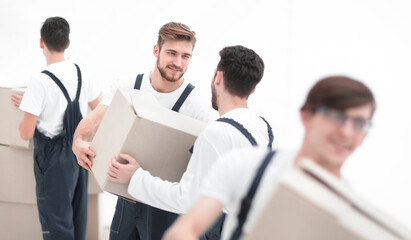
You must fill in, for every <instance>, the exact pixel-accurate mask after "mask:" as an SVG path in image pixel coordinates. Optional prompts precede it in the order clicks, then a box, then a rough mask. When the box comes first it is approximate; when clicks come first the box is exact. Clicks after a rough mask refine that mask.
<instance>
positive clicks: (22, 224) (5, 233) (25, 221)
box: [0, 194, 103, 240]
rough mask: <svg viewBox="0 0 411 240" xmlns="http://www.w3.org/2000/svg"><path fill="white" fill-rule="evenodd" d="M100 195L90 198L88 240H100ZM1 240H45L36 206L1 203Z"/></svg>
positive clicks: (93, 195)
mask: <svg viewBox="0 0 411 240" xmlns="http://www.w3.org/2000/svg"><path fill="white" fill-rule="evenodd" d="M98 209H99V195H98V194H92V195H89V196H88V219H87V236H86V239H87V240H99V239H100V238H101V235H102V229H103V226H102V222H101V221H100V214H99V211H98ZM0 212H1V214H0V233H1V239H7V240H21V239H30V240H36V239H39V240H40V239H43V237H42V234H41V225H40V220H39V216H38V211H37V205H36V204H25V203H15V202H3V201H0Z"/></svg>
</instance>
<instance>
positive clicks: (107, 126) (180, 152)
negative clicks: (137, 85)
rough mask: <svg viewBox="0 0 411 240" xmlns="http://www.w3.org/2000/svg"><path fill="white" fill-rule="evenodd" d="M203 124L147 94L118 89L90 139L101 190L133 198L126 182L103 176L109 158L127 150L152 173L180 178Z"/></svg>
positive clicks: (163, 177)
mask: <svg viewBox="0 0 411 240" xmlns="http://www.w3.org/2000/svg"><path fill="white" fill-rule="evenodd" d="M136 114H137V115H136ZM205 126H206V123H204V122H201V121H199V120H196V119H193V118H190V117H187V116H185V115H182V114H180V113H177V112H174V111H172V110H170V109H166V108H164V107H162V106H161V105H160V104H159V103H158V102H157V100H156V99H155V98H154V96H153V95H152V94H150V93H147V92H144V91H139V90H119V91H117V93H116V94H115V96H114V98H113V101H112V103H111V106H110V107H109V108H108V110H107V112H106V114H105V116H104V118H103V120H102V122H101V124H100V127H99V129H98V130H97V133H96V135H95V137H94V139H93V142H92V149H93V150H94V151H95V153H96V158H95V159H93V167H92V171H93V173H94V176H95V178H96V180H97V182H98V184H99V185H100V186H101V188H102V189H103V190H105V191H107V192H111V193H113V194H116V195H119V196H122V197H124V198H128V199H132V200H135V199H134V198H133V197H132V196H131V195H129V194H128V191H127V187H128V186H127V185H126V184H120V183H115V182H111V181H109V180H108V179H107V176H106V172H107V169H108V165H109V161H110V159H111V158H112V157H113V156H116V157H117V158H118V157H119V153H127V154H130V155H131V156H133V157H134V158H135V159H137V161H138V162H139V163H140V165H141V166H142V168H143V169H145V170H148V171H150V173H151V174H152V175H154V176H158V177H160V178H162V179H163V180H168V181H173V182H175V181H179V180H180V179H181V176H182V174H183V173H184V171H185V170H186V168H187V164H188V161H189V159H190V156H191V153H190V152H189V150H190V148H191V147H192V146H193V144H194V141H195V140H196V138H197V136H198V135H199V134H200V132H201V131H202V130H203V129H204V127H205ZM120 161H121V160H120Z"/></svg>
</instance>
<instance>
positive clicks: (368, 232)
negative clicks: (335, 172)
mask: <svg viewBox="0 0 411 240" xmlns="http://www.w3.org/2000/svg"><path fill="white" fill-rule="evenodd" d="M301 166H302V169H303V170H292V171H291V172H290V173H289V174H287V175H286V176H285V177H284V179H283V180H282V182H281V183H280V185H279V186H278V189H277V190H276V191H275V193H274V194H273V196H272V199H271V200H270V201H269V203H268V204H267V206H266V207H265V209H264V210H263V211H262V214H261V215H260V216H259V219H258V220H257V222H256V223H255V225H254V227H253V229H252V230H251V231H250V232H249V234H248V235H247V236H245V237H244V238H243V239H249V240H251V239H288V240H297V239H298V240H299V239H315V240H328V239H333V240H346V239H350V240H357V239H358V240H359V239H370V240H371V239H372V240H376V239H381V240H390V239H404V240H405V239H411V233H410V231H409V230H408V229H406V228H405V227H404V226H401V224H399V223H397V222H396V221H394V220H393V219H390V217H388V216H386V215H384V214H383V213H382V212H380V211H379V210H378V209H375V208H373V207H372V206H371V205H370V204H369V203H366V202H363V201H362V200H361V199H359V198H358V197H356V195H355V194H354V193H353V192H351V190H350V189H349V188H347V187H346V186H345V185H343V183H341V182H340V181H338V180H337V179H336V178H334V177H333V176H331V175H330V174H329V173H328V172H326V171H325V170H324V169H322V168H320V167H319V166H317V165H315V164H314V163H313V162H311V161H308V160H307V161H304V162H303V163H302V165H301Z"/></svg>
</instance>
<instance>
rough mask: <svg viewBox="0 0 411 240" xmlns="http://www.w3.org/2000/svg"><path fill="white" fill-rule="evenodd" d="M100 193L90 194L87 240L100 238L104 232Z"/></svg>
mask: <svg viewBox="0 0 411 240" xmlns="http://www.w3.org/2000/svg"><path fill="white" fill-rule="evenodd" d="M99 205H100V200H99V194H90V195H88V209H87V235H86V239H87V240H98V239H100V238H101V235H102V233H103V224H102V221H100V214H99Z"/></svg>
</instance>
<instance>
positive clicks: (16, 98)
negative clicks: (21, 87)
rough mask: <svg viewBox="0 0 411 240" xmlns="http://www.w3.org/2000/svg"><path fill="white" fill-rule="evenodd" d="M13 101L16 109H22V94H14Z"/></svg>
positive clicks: (12, 95)
mask: <svg viewBox="0 0 411 240" xmlns="http://www.w3.org/2000/svg"><path fill="white" fill-rule="evenodd" d="M10 98H11V101H12V102H13V105H14V106H15V107H16V108H19V107H20V103H21V99H23V95H20V94H18V93H13V94H11V97H10Z"/></svg>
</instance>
